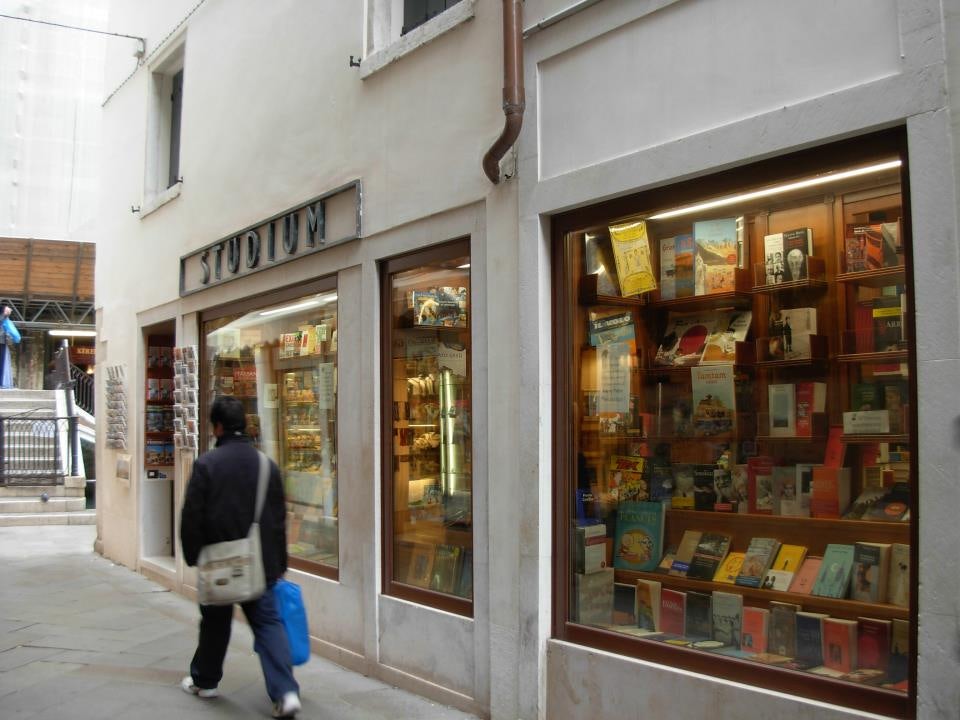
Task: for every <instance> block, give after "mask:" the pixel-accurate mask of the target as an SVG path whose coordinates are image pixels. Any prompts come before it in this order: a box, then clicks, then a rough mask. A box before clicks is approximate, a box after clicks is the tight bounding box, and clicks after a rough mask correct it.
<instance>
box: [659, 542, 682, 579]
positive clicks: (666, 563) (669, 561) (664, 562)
mask: <svg viewBox="0 0 960 720" xmlns="http://www.w3.org/2000/svg"><path fill="white" fill-rule="evenodd" d="M676 556H677V547H676V545H671V546H670V547H668V548H667V549H666V551H665V552H664V553H663V557H662V558H660V562H659V563H658V564H657V567H656V568H654V570H653V571H654V572H655V573H659V574H660V575H666V574H667V573H669V572H670V568H671V567H672V566H673V559H674V558H675V557H676Z"/></svg>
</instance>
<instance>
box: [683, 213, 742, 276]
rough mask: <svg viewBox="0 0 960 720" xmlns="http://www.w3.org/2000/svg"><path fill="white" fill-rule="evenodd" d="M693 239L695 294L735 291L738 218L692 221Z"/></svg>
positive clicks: (737, 255)
mask: <svg viewBox="0 0 960 720" xmlns="http://www.w3.org/2000/svg"><path fill="white" fill-rule="evenodd" d="M693 239H694V243H695V245H696V258H695V260H694V262H695V276H694V277H695V288H696V294H697V295H712V294H713V293H722V292H732V291H734V290H736V269H737V262H738V257H739V249H738V247H737V218H735V217H732V218H722V219H719V220H700V221H697V222H694V223H693Z"/></svg>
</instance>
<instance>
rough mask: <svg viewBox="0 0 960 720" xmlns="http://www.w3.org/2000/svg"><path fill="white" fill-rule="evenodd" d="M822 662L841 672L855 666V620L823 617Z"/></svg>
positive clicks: (850, 669)
mask: <svg viewBox="0 0 960 720" xmlns="http://www.w3.org/2000/svg"><path fill="white" fill-rule="evenodd" d="M823 664H824V665H825V666H826V667H828V668H830V669H831V670H838V671H840V672H843V673H848V672H851V671H852V670H853V669H855V668H856V667H857V621H856V620H845V619H843V618H834V617H828V618H824V619H823Z"/></svg>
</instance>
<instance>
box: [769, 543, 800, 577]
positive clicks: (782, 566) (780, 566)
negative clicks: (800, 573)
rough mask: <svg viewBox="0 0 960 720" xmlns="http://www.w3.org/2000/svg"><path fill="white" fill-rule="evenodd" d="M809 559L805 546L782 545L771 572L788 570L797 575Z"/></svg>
mask: <svg viewBox="0 0 960 720" xmlns="http://www.w3.org/2000/svg"><path fill="white" fill-rule="evenodd" d="M806 557H807V549H806V548H805V547H804V546H803V545H781V546H780V552H778V553H777V559H776V560H774V561H773V565H772V566H771V567H770V569H771V570H787V571H789V572H792V573H795V572H796V571H797V570H799V569H800V566H801V565H802V564H803V561H804V558H806Z"/></svg>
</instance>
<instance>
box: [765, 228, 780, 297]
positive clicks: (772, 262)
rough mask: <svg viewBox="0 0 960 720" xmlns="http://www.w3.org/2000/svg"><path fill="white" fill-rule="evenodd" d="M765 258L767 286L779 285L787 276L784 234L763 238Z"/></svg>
mask: <svg viewBox="0 0 960 720" xmlns="http://www.w3.org/2000/svg"><path fill="white" fill-rule="evenodd" d="M763 257H764V265H765V269H766V278H765V279H766V284H767V285H779V284H780V283H782V282H783V280H784V276H785V274H786V267H785V266H784V264H783V233H771V234H769V235H764V236H763Z"/></svg>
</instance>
